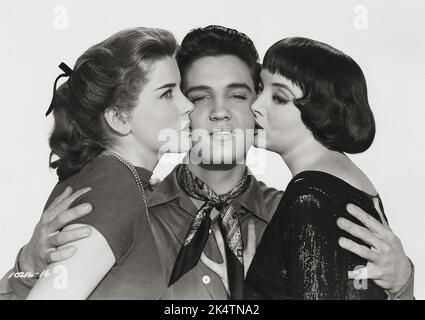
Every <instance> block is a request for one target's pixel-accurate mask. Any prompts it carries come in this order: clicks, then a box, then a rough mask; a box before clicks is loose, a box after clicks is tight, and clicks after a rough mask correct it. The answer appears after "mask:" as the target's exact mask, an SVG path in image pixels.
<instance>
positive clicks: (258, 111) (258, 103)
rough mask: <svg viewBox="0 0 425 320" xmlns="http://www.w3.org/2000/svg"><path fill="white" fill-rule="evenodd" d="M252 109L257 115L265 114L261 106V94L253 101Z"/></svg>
mask: <svg viewBox="0 0 425 320" xmlns="http://www.w3.org/2000/svg"><path fill="white" fill-rule="evenodd" d="M251 111H252V113H253V114H254V115H255V116H263V110H262V108H261V100H260V96H258V97H257V99H256V100H255V101H254V102H253V103H252V105H251Z"/></svg>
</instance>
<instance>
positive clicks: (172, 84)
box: [155, 83, 177, 91]
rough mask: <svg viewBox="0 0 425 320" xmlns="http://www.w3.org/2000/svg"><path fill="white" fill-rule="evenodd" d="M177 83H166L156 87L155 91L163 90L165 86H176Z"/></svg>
mask: <svg viewBox="0 0 425 320" xmlns="http://www.w3.org/2000/svg"><path fill="white" fill-rule="evenodd" d="M176 85H177V84H176V83H166V84H164V85H163V86H160V87H159V88H156V89H155V91H157V90H161V89H165V88H175V87H176Z"/></svg>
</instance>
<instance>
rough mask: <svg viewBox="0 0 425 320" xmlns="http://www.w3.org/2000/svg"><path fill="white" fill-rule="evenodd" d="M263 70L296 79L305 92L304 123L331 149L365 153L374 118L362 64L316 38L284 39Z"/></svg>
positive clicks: (270, 52) (301, 106)
mask: <svg viewBox="0 0 425 320" xmlns="http://www.w3.org/2000/svg"><path fill="white" fill-rule="evenodd" d="M263 68H264V69H266V70H268V71H270V72H271V73H277V74H280V75H282V76H284V77H285V78H287V79H289V80H290V81H292V82H293V83H294V84H295V85H297V86H298V87H300V89H301V90H302V92H303V96H302V97H301V98H298V99H295V100H294V104H295V106H296V107H297V108H298V109H299V110H300V111H301V119H302V121H303V122H304V124H305V125H306V126H307V128H308V129H309V130H310V131H311V132H312V133H313V135H314V137H315V138H316V140H318V141H319V142H320V143H322V144H323V145H324V146H325V147H327V148H328V149H330V150H334V151H338V152H346V153H360V152H363V151H366V150H367V149H368V148H369V147H370V145H371V144H372V142H373V139H374V137H375V120H374V117H373V113H372V111H371V109H370V107H369V102H368V99H367V87H366V80H365V77H364V75H363V72H362V70H361V69H360V67H359V65H358V64H357V63H356V62H355V61H354V60H353V59H352V58H350V57H349V56H347V55H346V54H344V53H342V52H341V51H339V50H337V49H335V48H333V47H331V46H329V45H327V44H325V43H321V42H318V41H315V40H311V39H306V38H285V39H283V40H280V41H278V42H276V43H275V44H274V45H273V46H272V47H271V48H270V49H269V50H268V51H267V53H266V55H265V57H264V62H263Z"/></svg>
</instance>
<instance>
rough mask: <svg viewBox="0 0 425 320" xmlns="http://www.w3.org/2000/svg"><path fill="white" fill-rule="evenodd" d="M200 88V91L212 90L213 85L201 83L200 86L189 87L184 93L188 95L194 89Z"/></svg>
mask: <svg viewBox="0 0 425 320" xmlns="http://www.w3.org/2000/svg"><path fill="white" fill-rule="evenodd" d="M198 90H199V91H201V90H204V91H208V90H211V87H209V86H205V85H199V86H194V87H189V88H188V89H187V90H186V92H185V93H184V94H185V95H188V94H189V93H191V92H192V91H198Z"/></svg>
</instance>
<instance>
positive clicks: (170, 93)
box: [161, 89, 173, 99]
mask: <svg viewBox="0 0 425 320" xmlns="http://www.w3.org/2000/svg"><path fill="white" fill-rule="evenodd" d="M172 97H173V91H172V90H171V89H169V90H167V91H165V92H164V93H163V94H161V98H165V99H171V98H172Z"/></svg>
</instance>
